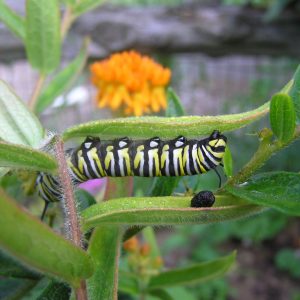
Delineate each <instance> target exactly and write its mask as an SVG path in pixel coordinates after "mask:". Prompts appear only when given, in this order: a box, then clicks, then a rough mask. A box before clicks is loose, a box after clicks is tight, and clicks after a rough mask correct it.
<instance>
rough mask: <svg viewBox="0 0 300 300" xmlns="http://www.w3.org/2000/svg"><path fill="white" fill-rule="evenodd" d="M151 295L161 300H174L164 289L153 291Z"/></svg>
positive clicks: (150, 292)
mask: <svg viewBox="0 0 300 300" xmlns="http://www.w3.org/2000/svg"><path fill="white" fill-rule="evenodd" d="M149 294H150V295H151V296H154V297H156V298H158V299H161V300H174V299H173V298H172V297H171V295H170V294H169V293H168V292H167V291H165V290H163V289H155V290H151V291H149Z"/></svg>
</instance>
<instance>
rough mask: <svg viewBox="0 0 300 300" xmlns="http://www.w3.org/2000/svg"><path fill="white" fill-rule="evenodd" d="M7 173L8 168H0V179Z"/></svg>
mask: <svg viewBox="0 0 300 300" xmlns="http://www.w3.org/2000/svg"><path fill="white" fill-rule="evenodd" d="M8 171H9V168H3V167H0V179H1V177H2V176H4V175H5V174H6V173H7V172H8Z"/></svg>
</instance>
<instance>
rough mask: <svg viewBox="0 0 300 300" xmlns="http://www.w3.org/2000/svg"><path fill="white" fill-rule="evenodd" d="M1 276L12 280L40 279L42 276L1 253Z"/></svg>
mask: <svg viewBox="0 0 300 300" xmlns="http://www.w3.org/2000/svg"><path fill="white" fill-rule="evenodd" d="M0 276H3V277H11V278H26V279H39V278H40V275H39V274H38V273H35V272H33V271H32V270H29V269H27V268H25V267H24V266H22V265H21V264H20V263H18V262H16V261H15V260H13V259H12V258H11V257H9V256H8V255H5V254H4V253H3V252H2V251H0Z"/></svg>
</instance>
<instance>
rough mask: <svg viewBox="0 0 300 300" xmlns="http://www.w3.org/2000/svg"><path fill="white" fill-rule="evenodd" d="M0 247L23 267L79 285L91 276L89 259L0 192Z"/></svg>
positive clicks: (81, 251)
mask: <svg viewBox="0 0 300 300" xmlns="http://www.w3.org/2000/svg"><path fill="white" fill-rule="evenodd" d="M0 211H1V218H0V247H1V248H3V249H5V250H6V251H7V252H8V253H10V254H11V255H12V256H14V257H15V258H16V259H18V260H19V261H21V262H22V263H23V264H25V265H27V266H29V267H31V268H33V269H36V270H37V271H39V272H41V273H47V274H49V275H51V276H56V277H58V278H60V279H62V280H65V281H67V282H69V283H70V284H72V285H73V286H78V285H79V282H80V280H81V279H82V278H88V277H89V276H91V275H92V271H93V270H92V262H91V260H90V257H89V256H88V255H87V254H86V253H85V252H84V251H83V250H82V249H80V248H78V247H75V246H74V245H73V244H72V243H71V242H70V241H67V240H65V239H64V238H63V237H62V236H60V235H58V234H57V233H55V232H53V231H52V230H51V229H50V228H49V227H48V226H46V225H45V224H44V223H41V222H40V221H39V220H38V219H36V218H34V217H33V216H31V215H30V214H29V213H28V212H26V211H25V210H24V209H21V208H20V207H19V206H18V205H17V204H16V203H15V202H14V201H13V200H12V199H10V198H9V197H8V196H7V195H6V194H5V193H4V192H3V191H2V190H0Z"/></svg>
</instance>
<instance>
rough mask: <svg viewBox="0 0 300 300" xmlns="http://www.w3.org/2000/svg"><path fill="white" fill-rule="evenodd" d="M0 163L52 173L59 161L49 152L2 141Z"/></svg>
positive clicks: (6, 165)
mask: <svg viewBox="0 0 300 300" xmlns="http://www.w3.org/2000/svg"><path fill="white" fill-rule="evenodd" d="M0 165H1V166H4V167H10V168H19V169H28V170H36V171H45V172H49V173H52V172H54V171H55V170H56V168H57V163H56V161H55V159H54V158H52V157H51V156H50V155H49V154H46V153H44V152H42V151H38V150H35V149H33V148H30V147H27V146H21V145H15V144H9V143H4V142H0Z"/></svg>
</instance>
